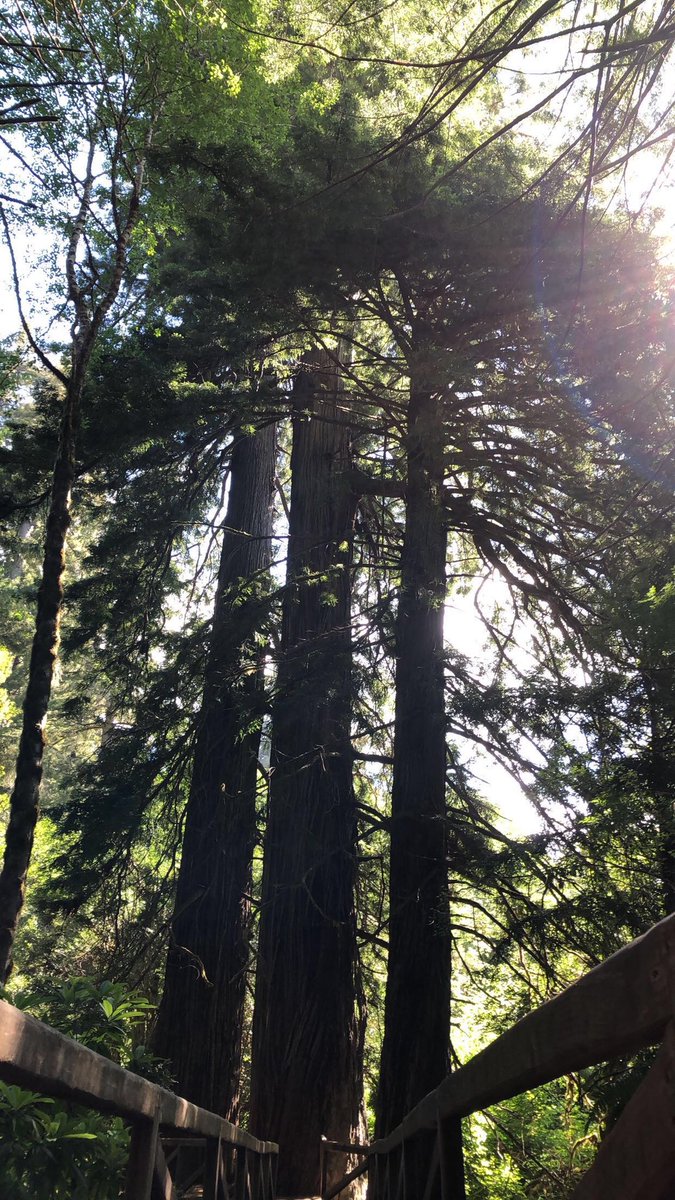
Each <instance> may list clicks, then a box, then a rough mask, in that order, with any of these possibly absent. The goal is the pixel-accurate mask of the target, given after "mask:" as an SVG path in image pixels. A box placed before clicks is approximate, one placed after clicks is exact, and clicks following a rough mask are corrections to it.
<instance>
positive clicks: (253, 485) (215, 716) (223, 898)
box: [155, 425, 275, 1122]
mask: <svg viewBox="0 0 675 1200" xmlns="http://www.w3.org/2000/svg"><path fill="white" fill-rule="evenodd" d="M274 474H275V435H274V427H273V426H271V425H270V426H268V427H267V428H264V429H261V430H260V431H259V432H258V433H256V434H255V435H253V436H250V437H245V436H241V437H239V438H238V439H237V441H236V443H235V446H234V449H233V453H232V461H231V471H230V492H229V499H228V506H227V516H226V519H225V525H226V533H225V536H224V540H223V548H222V553H221V559H220V571H219V576H218V589H217V593H216V601H215V610H214V617H213V632H212V638H211V648H210V653H209V660H208V665H207V669H206V679H205V686H204V696H203V701H202V709H201V715H200V720H199V730H198V735H197V742H196V748H195V756H194V764H193V772H192V782H191V787H190V796H189V800H188V805H187V812H186V818H185V832H184V836H183V849H182V858H181V865H180V871H179V875H178V888H177V893H176V905H175V910H174V917H173V922H172V930H171V945H170V948H169V954H168V959H167V964H166V976H165V982H164V994H163V996H162V1001H161V1004H160V1009H159V1017H158V1026H157V1032H156V1035H155V1045H156V1048H157V1051H158V1052H159V1053H160V1054H162V1055H165V1056H166V1057H167V1058H169V1059H170V1060H171V1063H172V1066H173V1069H174V1072H175V1078H176V1081H177V1090H178V1092H179V1093H180V1094H181V1095H182V1096H185V1097H186V1098H187V1099H188V1100H192V1101H193V1102H194V1103H195V1104H199V1105H201V1106H202V1107H203V1108H208V1109H210V1110H212V1111H213V1112H218V1113H222V1114H223V1115H224V1116H226V1117H227V1118H228V1119H229V1120H231V1121H233V1122H234V1121H236V1120H237V1116H238V1111H239V1088H240V1074H241V1056H242V1031H243V1025H244V1003H245V998H246V975H247V971H248V968H249V935H250V919H251V911H250V898H249V897H250V892H251V873H252V862H253V848H254V844H255V834H256V785H257V775H258V765H257V764H258V749H259V744H260V728H259V717H260V712H261V688H262V680H261V673H260V670H259V665H258V662H257V656H258V651H257V649H256V645H255V641H254V635H255V633H256V631H257V630H259V628H260V619H261V613H262V612H263V611H264V606H265V604H266V601H265V598H264V597H265V595H266V593H267V591H268V582H269V568H270V560H271V538H272V493H273V487H274ZM249 730H250V732H247V731H249Z"/></svg>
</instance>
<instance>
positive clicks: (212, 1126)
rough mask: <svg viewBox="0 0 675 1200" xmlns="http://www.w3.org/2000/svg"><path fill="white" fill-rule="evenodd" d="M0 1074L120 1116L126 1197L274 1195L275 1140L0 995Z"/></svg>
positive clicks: (239, 1199)
mask: <svg viewBox="0 0 675 1200" xmlns="http://www.w3.org/2000/svg"><path fill="white" fill-rule="evenodd" d="M0 1079H3V1080H4V1081H5V1082H7V1083H15V1084H18V1085H19V1086H20V1087H24V1088H28V1089H30V1090H31V1091H35V1092H40V1093H42V1094H43V1095H46V1096H55V1097H58V1098H61V1099H63V1100H68V1101H73V1102H75V1103H77V1104H82V1105H85V1106H86V1107H87V1108H91V1109H94V1110H95V1111H96V1112H100V1113H110V1114H113V1115H115V1116H119V1117H123V1118H124V1120H125V1121H127V1122H128V1123H129V1125H130V1127H131V1150H130V1155H129V1165H128V1169H127V1178H126V1190H125V1193H124V1195H125V1200H151V1198H152V1200H155V1198H159V1197H161V1200H178V1197H179V1196H180V1195H181V1194H182V1193H183V1192H185V1191H187V1190H188V1189H189V1188H190V1187H192V1185H193V1184H199V1185H201V1188H202V1191H201V1192H200V1193H199V1194H200V1195H202V1196H203V1197H204V1200H274V1196H275V1193H276V1187H275V1180H276V1159H277V1151H278V1147H277V1146H276V1144H275V1143H274V1142H261V1141H258V1140H257V1139H256V1138H254V1137H251V1135H250V1134H248V1133H246V1131H245V1130H243V1129H239V1128H238V1126H236V1125H231V1124H230V1123H229V1121H225V1120H223V1118H222V1117H218V1116H216V1114H215V1113H211V1112H207V1110H206V1109H204V1108H198V1107H197V1106H196V1105H195V1104H190V1103H189V1102H188V1101H187V1100H183V1099H181V1097H180V1096H175V1095H174V1094H173V1093H172V1092H169V1091H167V1090H166V1089H165V1088H161V1087H158V1086H157V1085H156V1084H153V1083H148V1081H147V1080H145V1079H141V1078H140V1076H139V1075H134V1074H132V1072H131V1071H126V1070H124V1068H123V1067H119V1066H117V1064H116V1063H113V1062H110V1060H109V1059H107V1058H102V1056H101V1055H100V1054H96V1053H95V1052H94V1051H93V1050H89V1049H87V1047H86V1046H82V1045H80V1043H79V1042H74V1041H72V1040H71V1039H70V1038H67V1037H64V1035H63V1034H61V1033H57V1032H56V1030H54V1029H50V1028H49V1026H48V1025H43V1024H42V1022H41V1021H36V1020H35V1018H34V1017H30V1016H28V1015H27V1014H26V1013H23V1012H20V1011H19V1010H18V1009H16V1008H14V1007H13V1006H12V1005H11V1004H7V1003H6V1002H5V1001H4V1000H3V1001H0Z"/></svg>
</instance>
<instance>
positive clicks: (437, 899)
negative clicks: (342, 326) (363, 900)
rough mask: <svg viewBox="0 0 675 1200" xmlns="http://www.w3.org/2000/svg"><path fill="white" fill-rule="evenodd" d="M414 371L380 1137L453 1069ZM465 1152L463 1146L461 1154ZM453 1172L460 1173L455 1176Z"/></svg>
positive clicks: (428, 532) (418, 1155)
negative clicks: (451, 1063) (450, 1058)
mask: <svg viewBox="0 0 675 1200" xmlns="http://www.w3.org/2000/svg"><path fill="white" fill-rule="evenodd" d="M425 375H426V372H425V368H424V362H423V360H422V361H421V362H420V364H419V366H418V367H417V368H416V369H415V370H414V372H413V379H412V387H411V396H410V409H409V421H408V446H407V472H408V473H407V500H406V526H405V535H404V542H403V555H402V563H401V588H400V595H399V601H398V612H397V617H396V710H395V742H394V769H393V786H392V821H391V867H390V920H389V958H388V971H387V988H386V999H385V1032H384V1042H383V1047H382V1060H381V1071H380V1082H379V1091H378V1103H377V1125H376V1132H377V1136H384V1135H385V1134H386V1133H388V1132H390V1131H391V1130H392V1129H393V1128H394V1127H395V1126H396V1125H398V1124H399V1122H400V1121H401V1120H402V1119H403V1117H404V1116H405V1114H406V1113H407V1112H408V1111H409V1109H411V1108H412V1107H413V1106H414V1105H415V1104H416V1103H417V1102H418V1101H419V1100H420V1099H421V1098H422V1097H423V1096H424V1095H426V1093H427V1092H429V1091H431V1090H432V1089H433V1088H434V1087H436V1085H437V1084H438V1083H440V1081H441V1079H442V1078H443V1077H444V1076H445V1075H446V1074H447V1071H448V1069H449V1061H448V1059H449V1020H450V958H451V935H450V914H449V898H448V878H447V846H446V841H447V838H446V810H445V760H446V749H445V694H444V680H443V604H444V599H445V563H446V543H447V533H446V517H445V513H444V508H443V423H442V418H441V398H440V395H439V394H438V393H437V392H435V391H434V390H433V383H432V382H430V381H428V379H427V378H426V377H425ZM424 1142H425V1139H421V1141H420V1143H419V1144H418V1145H417V1146H413V1147H411V1148H410V1152H409V1153H408V1156H407V1182H408V1188H409V1191H408V1194H409V1195H412V1196H417V1194H418V1192H419V1196H420V1198H421V1196H422V1195H423V1194H424V1185H425V1182H426V1174H427V1168H428V1161H429V1158H430V1155H431V1153H432V1149H433V1143H432V1139H431V1138H429V1139H426V1142H427V1143H428V1144H422V1143H424ZM460 1153H461V1152H460ZM454 1174H455V1175H456V1174H457V1173H456V1172H454Z"/></svg>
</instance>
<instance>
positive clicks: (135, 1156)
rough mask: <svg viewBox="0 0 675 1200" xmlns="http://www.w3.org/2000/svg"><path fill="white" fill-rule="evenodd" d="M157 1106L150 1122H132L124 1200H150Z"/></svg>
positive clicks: (156, 1136) (157, 1130)
mask: <svg viewBox="0 0 675 1200" xmlns="http://www.w3.org/2000/svg"><path fill="white" fill-rule="evenodd" d="M158 1135H159V1105H157V1106H156V1108H155V1112H154V1116H153V1118H152V1120H147V1119H142V1120H139V1121H134V1124H133V1125H132V1127H131V1145H130V1147H129V1161H128V1163H127V1174H126V1183H125V1188H124V1200H150V1195H151V1190H152V1177H153V1174H154V1170H155V1160H156V1157H157V1149H158V1147H159V1136H158Z"/></svg>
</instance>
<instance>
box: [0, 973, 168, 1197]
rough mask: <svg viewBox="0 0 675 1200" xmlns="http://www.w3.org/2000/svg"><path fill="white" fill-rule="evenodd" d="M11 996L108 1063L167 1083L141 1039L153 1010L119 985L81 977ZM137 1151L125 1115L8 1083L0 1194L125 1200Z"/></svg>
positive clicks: (1, 1096)
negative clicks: (129, 1163) (131, 1156)
mask: <svg viewBox="0 0 675 1200" xmlns="http://www.w3.org/2000/svg"><path fill="white" fill-rule="evenodd" d="M2 995H3V998H4V999H6V1000H9V1001H10V1003H12V1004H14V1005H15V1006H16V1007H17V1008H21V1009H22V1010H23V1011H25V1012H30V1013H31V1014H32V1015H33V1016H35V1017H38V1018H39V1019H40V1020H42V1021H44V1022H45V1023H46V1024H48V1025H51V1026H52V1027H53V1028H54V1029H58V1030H59V1031H60V1032H61V1033H65V1034H67V1035H68V1037H72V1038H74V1039H75V1040H76V1041H79V1042H82V1043H83V1045H85V1046H88V1047H89V1048H90V1049H91V1050H96V1051H97V1052H98V1053H99V1054H103V1055H105V1056H106V1058H110V1059H112V1060H113V1061H114V1062H118V1063H120V1064H121V1065H122V1066H124V1067H127V1068H129V1069H130V1070H132V1071H135V1072H136V1074H138V1075H143V1076H144V1077H145V1078H147V1079H151V1080H152V1081H153V1082H156V1083H160V1084H162V1085H164V1086H166V1085H167V1084H169V1083H170V1080H169V1079H168V1076H167V1070H166V1066H165V1064H164V1062H163V1061H162V1060H160V1059H157V1058H156V1057H155V1056H154V1055H152V1054H151V1053H150V1052H149V1051H148V1049H147V1047H146V1046H145V1044H144V1043H142V1042H139V1041H137V1040H136V1035H137V1034H138V1032H139V1030H141V1029H144V1028H145V1027H146V1026H147V1023H148V1021H149V1018H150V1016H151V1014H152V1012H153V1005H152V1004H150V1002H149V1001H147V1000H145V999H144V998H143V997H142V996H138V995H136V994H135V993H129V992H127V991H126V989H125V987H124V985H123V984H119V983H109V982H103V983H94V982H92V981H91V980H89V979H82V978H74V979H69V980H66V982H65V983H51V982H48V983H41V984H38V985H36V986H34V987H32V988H31V989H29V990H25V991H17V992H15V993H11V992H4V993H2ZM128 1151H129V1130H128V1128H127V1126H126V1125H125V1123H124V1121H122V1120H121V1118H119V1117H107V1116H102V1115H101V1114H99V1113H95V1112H92V1111H91V1110H89V1109H85V1108H81V1107H80V1106H79V1105H74V1104H66V1103H64V1102H62V1101H60V1100H55V1099H52V1098H51V1097H48V1096H41V1095H38V1094H37V1093H35V1092H29V1091H25V1090H24V1089H23V1088H20V1087H16V1086H14V1085H9V1084H5V1083H3V1082H2V1081H0V1196H2V1197H7V1198H8V1200H9V1197H11V1200H117V1197H119V1195H120V1193H121V1190H122V1185H123V1179H124V1168H125V1164H126V1160H127V1156H128Z"/></svg>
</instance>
